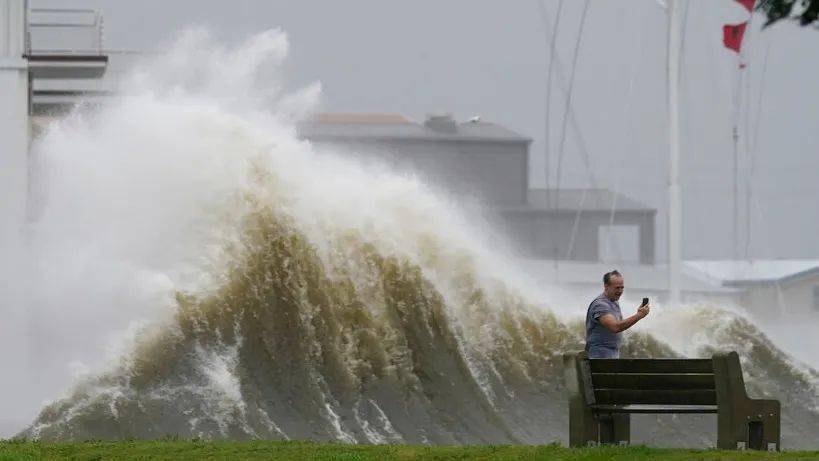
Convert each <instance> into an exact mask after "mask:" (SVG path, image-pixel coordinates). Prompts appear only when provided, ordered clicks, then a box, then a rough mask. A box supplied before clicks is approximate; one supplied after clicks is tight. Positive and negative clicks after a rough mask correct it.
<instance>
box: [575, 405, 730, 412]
mask: <svg viewBox="0 0 819 461" xmlns="http://www.w3.org/2000/svg"><path fill="white" fill-rule="evenodd" d="M589 407H590V408H591V409H592V411H594V412H595V413H643V414H680V413H686V414H708V413H716V412H717V406H716V405H590V406H589Z"/></svg>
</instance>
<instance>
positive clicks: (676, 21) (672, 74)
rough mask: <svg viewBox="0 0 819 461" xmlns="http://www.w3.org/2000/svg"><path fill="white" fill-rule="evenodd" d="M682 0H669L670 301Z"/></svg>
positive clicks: (676, 293) (676, 289)
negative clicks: (680, 4)
mask: <svg viewBox="0 0 819 461" xmlns="http://www.w3.org/2000/svg"><path fill="white" fill-rule="evenodd" d="M679 3H680V0H669V1H668V67H667V69H668V152H669V161H668V291H669V302H670V303H671V304H676V303H679V301H680V265H681V261H680V260H681V257H682V254H681V225H682V210H681V209H680V208H681V196H680V183H679V175H680V116H679V87H680V81H679V80H680V35H681V34H680V32H681V27H680V7H679Z"/></svg>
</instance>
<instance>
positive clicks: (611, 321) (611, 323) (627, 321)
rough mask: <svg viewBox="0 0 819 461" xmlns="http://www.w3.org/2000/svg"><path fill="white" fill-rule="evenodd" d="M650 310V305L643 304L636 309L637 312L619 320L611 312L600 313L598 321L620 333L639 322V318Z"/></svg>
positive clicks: (613, 331) (611, 330)
mask: <svg viewBox="0 0 819 461" xmlns="http://www.w3.org/2000/svg"><path fill="white" fill-rule="evenodd" d="M650 310H651V306H649V305H645V306H640V307H639V308H638V309H637V313H635V314H634V315H632V316H631V317H626V318H624V319H623V320H620V321H619V322H618V321H617V319H616V318H615V317H614V315H612V314H604V315H601V316H600V318H599V319H598V321H599V322H600V324H601V325H603V326H604V327H606V329H607V330H609V331H610V332H612V333H620V332H621V331H626V330H628V329H629V328H631V327H632V325H634V324H635V323H637V322H639V321H640V319H642V318H643V317H645V316H646V315H648V312H649V311H650Z"/></svg>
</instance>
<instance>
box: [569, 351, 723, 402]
mask: <svg viewBox="0 0 819 461" xmlns="http://www.w3.org/2000/svg"><path fill="white" fill-rule="evenodd" d="M579 365H580V371H581V376H580V378H581V379H583V380H584V383H583V384H584V385H583V388H584V390H585V398H586V403H587V404H589V405H593V404H600V405H630V404H647V405H716V404H717V393H716V389H715V387H716V386H715V382H714V366H713V361H712V360H711V359H586V360H582V361H581V363H580V364H579Z"/></svg>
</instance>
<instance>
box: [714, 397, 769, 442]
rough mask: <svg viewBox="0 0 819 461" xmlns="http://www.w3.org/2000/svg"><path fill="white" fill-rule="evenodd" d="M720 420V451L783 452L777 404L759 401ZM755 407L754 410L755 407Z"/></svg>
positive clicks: (718, 420) (718, 440)
mask: <svg viewBox="0 0 819 461" xmlns="http://www.w3.org/2000/svg"><path fill="white" fill-rule="evenodd" d="M754 403H755V405H753V404H749V405H748V407H750V408H744V409H742V411H743V412H735V413H729V412H727V411H725V412H723V413H720V414H718V416H717V427H718V429H717V431H718V432H717V448H719V449H722V450H743V449H747V450H763V451H765V450H766V451H780V449H781V447H780V410H779V402H777V401H757V402H754ZM751 405H753V406H751Z"/></svg>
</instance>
